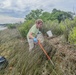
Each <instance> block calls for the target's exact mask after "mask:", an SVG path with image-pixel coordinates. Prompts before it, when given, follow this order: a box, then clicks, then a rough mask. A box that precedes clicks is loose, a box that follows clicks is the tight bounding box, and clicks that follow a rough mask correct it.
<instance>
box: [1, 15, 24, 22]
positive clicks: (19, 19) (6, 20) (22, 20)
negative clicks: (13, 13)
mask: <svg viewBox="0 0 76 75" xmlns="http://www.w3.org/2000/svg"><path fill="white" fill-rule="evenodd" d="M19 22H24V18H15V17H9V16H5V15H4V16H2V15H0V24H6V23H19Z"/></svg>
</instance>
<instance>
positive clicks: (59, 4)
mask: <svg viewBox="0 0 76 75" xmlns="http://www.w3.org/2000/svg"><path fill="white" fill-rule="evenodd" d="M75 2H76V0H69V1H66V0H1V1H0V12H4V13H5V14H6V11H7V12H10V11H14V13H11V12H10V13H11V15H12V14H15V15H16V14H18V15H20V16H21V15H22V14H24V15H25V14H27V13H28V12H30V11H31V10H35V9H43V10H45V11H49V12H50V11H51V10H52V9H53V8H57V9H60V10H72V6H73V5H74V7H75V8H76V4H74V3H75ZM7 15H9V13H7ZM22 17H23V16H22Z"/></svg>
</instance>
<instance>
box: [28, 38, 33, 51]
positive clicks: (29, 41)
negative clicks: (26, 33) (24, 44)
mask: <svg viewBox="0 0 76 75" xmlns="http://www.w3.org/2000/svg"><path fill="white" fill-rule="evenodd" d="M28 44H29V51H31V50H32V49H33V48H34V42H33V39H28Z"/></svg>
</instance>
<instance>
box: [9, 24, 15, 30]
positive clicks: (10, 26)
mask: <svg viewBox="0 0 76 75" xmlns="http://www.w3.org/2000/svg"><path fill="white" fill-rule="evenodd" d="M8 28H9V29H13V28H16V26H15V25H14V24H8Z"/></svg>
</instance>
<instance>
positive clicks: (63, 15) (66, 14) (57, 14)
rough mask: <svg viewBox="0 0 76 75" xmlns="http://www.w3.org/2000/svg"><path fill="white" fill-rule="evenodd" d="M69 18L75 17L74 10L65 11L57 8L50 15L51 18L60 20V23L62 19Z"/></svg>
mask: <svg viewBox="0 0 76 75" xmlns="http://www.w3.org/2000/svg"><path fill="white" fill-rule="evenodd" d="M67 18H68V19H73V15H72V12H64V11H60V10H57V9H53V10H52V13H51V16H50V19H51V20H55V19H57V20H58V21H59V23H60V22H61V21H62V20H65V19H67Z"/></svg>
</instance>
